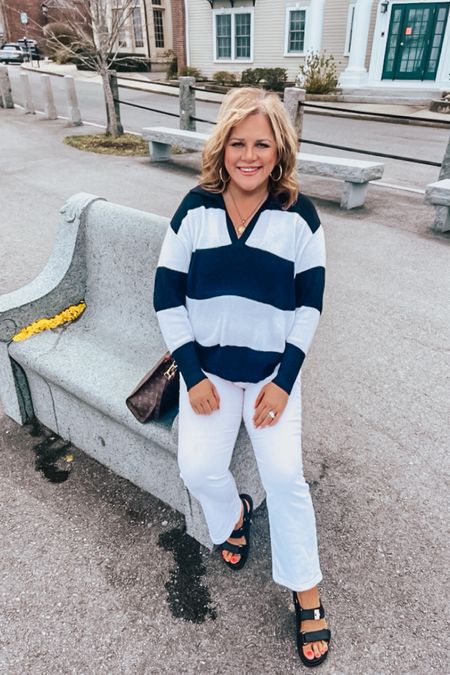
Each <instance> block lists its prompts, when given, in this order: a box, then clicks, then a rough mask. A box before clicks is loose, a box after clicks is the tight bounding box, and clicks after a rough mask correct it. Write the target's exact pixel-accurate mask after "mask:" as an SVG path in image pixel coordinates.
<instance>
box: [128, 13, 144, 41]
mask: <svg viewBox="0 0 450 675" xmlns="http://www.w3.org/2000/svg"><path fill="white" fill-rule="evenodd" d="M131 20H132V23H133V35H134V46H135V47H143V46H144V34H143V32H142V17H141V8H140V7H133V10H132V12H131Z"/></svg>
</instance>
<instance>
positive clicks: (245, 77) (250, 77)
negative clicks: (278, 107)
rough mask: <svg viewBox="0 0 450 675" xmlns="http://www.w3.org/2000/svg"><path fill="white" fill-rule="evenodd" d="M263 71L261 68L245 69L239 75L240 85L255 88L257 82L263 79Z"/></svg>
mask: <svg viewBox="0 0 450 675" xmlns="http://www.w3.org/2000/svg"><path fill="white" fill-rule="evenodd" d="M263 70H264V69H263V68H246V70H243V71H242V73H241V84H245V85H246V86H248V87H257V86H258V84H259V81H260V80H262V79H263V76H262V71H263Z"/></svg>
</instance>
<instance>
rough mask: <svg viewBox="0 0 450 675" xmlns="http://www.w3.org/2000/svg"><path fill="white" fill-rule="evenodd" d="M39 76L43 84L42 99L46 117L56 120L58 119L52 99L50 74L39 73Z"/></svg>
mask: <svg viewBox="0 0 450 675" xmlns="http://www.w3.org/2000/svg"><path fill="white" fill-rule="evenodd" d="M41 78H42V82H43V84H44V101H45V112H46V113H47V119H48V120H56V119H58V113H57V112H56V107H55V101H54V99H53V90H52V83H51V80H50V75H41Z"/></svg>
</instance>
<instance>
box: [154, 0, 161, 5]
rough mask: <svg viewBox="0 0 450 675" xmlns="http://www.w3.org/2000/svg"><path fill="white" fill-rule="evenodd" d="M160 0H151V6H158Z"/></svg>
mask: <svg viewBox="0 0 450 675" xmlns="http://www.w3.org/2000/svg"><path fill="white" fill-rule="evenodd" d="M160 4H161V0H152V5H160Z"/></svg>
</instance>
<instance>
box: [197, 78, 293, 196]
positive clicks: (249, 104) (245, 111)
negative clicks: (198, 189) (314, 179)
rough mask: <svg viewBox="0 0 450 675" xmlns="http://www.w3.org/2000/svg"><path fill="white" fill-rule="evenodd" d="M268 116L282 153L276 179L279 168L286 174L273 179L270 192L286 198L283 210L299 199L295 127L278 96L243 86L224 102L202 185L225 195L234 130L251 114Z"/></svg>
mask: <svg viewBox="0 0 450 675" xmlns="http://www.w3.org/2000/svg"><path fill="white" fill-rule="evenodd" d="M256 113H262V114H263V115H266V117H267V119H268V121H269V123H270V126H271V127H272V131H273V135H274V137H275V143H276V147H277V152H278V163H277V165H276V166H275V168H274V172H275V178H276V177H277V176H276V172H277V170H278V167H281V169H282V173H281V178H280V180H275V179H274V178H273V177H272V175H271V176H270V177H269V191H270V192H271V194H273V195H275V196H280V197H282V205H283V208H285V209H287V208H289V206H290V205H291V204H293V203H294V202H295V201H296V199H297V197H298V191H299V189H298V182H297V162H296V153H297V149H298V139H297V135H296V133H295V130H294V127H293V126H292V123H291V121H290V119H289V116H288V114H287V112H286V111H285V109H284V106H283V104H282V103H281V101H280V99H279V97H278V96H277V95H276V94H272V93H269V92H267V91H264V89H257V88H256V87H243V88H242V89H232V90H231V91H230V92H228V94H227V95H226V96H225V98H224V99H223V102H222V105H221V107H220V110H219V115H218V118H217V124H216V126H215V128H214V131H213V133H212V134H211V136H210V137H209V138H208V140H207V142H206V144H205V147H204V149H203V153H202V169H201V174H200V177H199V179H200V185H201V186H202V187H204V188H205V190H210V191H211V192H225V189H226V186H227V182H225V181H224V180H222V178H221V176H222V175H223V172H224V171H226V169H225V164H224V155H225V145H226V143H227V141H228V138H229V136H230V132H231V130H232V128H233V127H235V126H236V125H237V124H239V123H240V122H242V120H243V119H245V118H246V117H248V116H249V115H254V114H256Z"/></svg>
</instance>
